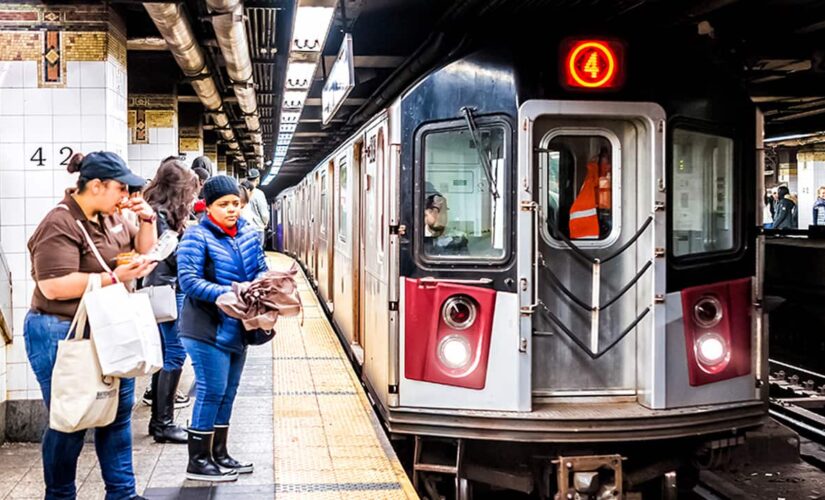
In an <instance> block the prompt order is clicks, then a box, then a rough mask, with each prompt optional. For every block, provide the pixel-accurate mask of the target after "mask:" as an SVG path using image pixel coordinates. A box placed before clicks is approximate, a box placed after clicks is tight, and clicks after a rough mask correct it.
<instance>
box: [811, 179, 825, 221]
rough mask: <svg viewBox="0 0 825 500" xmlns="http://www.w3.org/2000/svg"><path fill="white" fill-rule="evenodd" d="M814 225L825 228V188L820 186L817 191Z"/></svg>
mask: <svg viewBox="0 0 825 500" xmlns="http://www.w3.org/2000/svg"><path fill="white" fill-rule="evenodd" d="M813 225H814V226H825V186H820V187H819V189H817V190H816V201H815V202H814V219H813Z"/></svg>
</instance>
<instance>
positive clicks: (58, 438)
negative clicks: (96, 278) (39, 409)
mask: <svg viewBox="0 0 825 500" xmlns="http://www.w3.org/2000/svg"><path fill="white" fill-rule="evenodd" d="M70 325H71V322H70V321H64V320H61V319H60V318H58V317H57V316H52V315H50V314H41V313H38V312H35V311H29V313H28V314H27V315H26V319H25V323H24V324H23V335H24V337H25V341H26V354H27V355H28V358H29V363H31V366H32V370H33V371H34V374H35V376H36V377H37V382H38V383H39V384H40V392H41V393H42V394H43V402H44V403H45V404H46V408H48V407H49V403H50V402H51V387H52V370H53V369H54V363H55V360H56V359H57V342H58V341H60V340H62V339H64V338H66V334H67V333H68V332H69V326H70ZM134 396H135V381H134V379H130V378H129V379H127V378H124V379H121V380H120V401H119V403H118V407H117V416H115V421H114V422H112V423H111V424H109V425H107V426H106V427H98V428H96V429H95V451H96V452H97V458H98V461H99V462H100V471H101V474H102V475H103V481H104V482H105V483H106V500H121V499H126V498H132V497H134V496H135V495H136V494H137V493H136V491H135V473H134V470H133V468H132V406H133V403H134ZM85 434H86V431H78V432H72V433H65V432H59V431H55V430H52V429H46V432H45V433H44V434H43V478H44V480H45V482H46V495H45V498H46V499H47V500H51V499H63V498H70V499H73V498H76V496H77V489H76V487H75V475H76V473H77V458H78V457H79V456H80V451H81V450H82V449H83V437H84V436H85Z"/></svg>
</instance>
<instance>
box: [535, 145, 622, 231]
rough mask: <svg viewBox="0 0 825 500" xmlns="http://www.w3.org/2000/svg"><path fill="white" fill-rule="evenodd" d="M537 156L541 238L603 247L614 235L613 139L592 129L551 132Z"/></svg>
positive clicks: (616, 221) (615, 152)
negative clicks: (540, 198)
mask: <svg viewBox="0 0 825 500" xmlns="http://www.w3.org/2000/svg"><path fill="white" fill-rule="evenodd" d="M542 142H543V146H542V148H541V154H540V159H541V162H540V165H541V170H542V173H541V182H542V183H543V186H542V193H544V195H543V199H542V205H543V207H542V213H544V214H546V219H545V220H546V225H545V227H544V228H542V232H543V234H544V237H545V239H546V240H547V241H548V243H550V244H556V243H557V242H558V241H559V240H561V239H562V235H563V236H564V237H566V238H569V239H571V240H575V241H576V244H577V245H579V246H585V247H587V246H595V247H601V246H608V245H610V244H612V243H613V242H614V241H615V239H616V238H617V237H618V232H619V229H620V227H619V225H620V224H619V221H620V220H621V219H620V217H619V214H618V209H619V204H618V203H614V198H616V199H618V181H619V179H620V173H619V172H620V170H619V165H618V159H619V157H618V139H617V138H615V136H612V135H610V136H609V135H607V134H606V133H605V134H602V133H596V131H587V130H579V131H572V130H571V131H565V130H556V131H553V132H551V133H550V134H548V135H547V136H546V137H545V139H544V141H542Z"/></svg>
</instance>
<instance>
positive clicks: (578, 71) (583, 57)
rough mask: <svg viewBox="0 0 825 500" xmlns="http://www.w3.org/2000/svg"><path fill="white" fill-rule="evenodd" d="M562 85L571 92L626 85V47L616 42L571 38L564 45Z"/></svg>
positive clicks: (562, 51)
mask: <svg viewBox="0 0 825 500" xmlns="http://www.w3.org/2000/svg"><path fill="white" fill-rule="evenodd" d="M560 56H561V57H560V60H561V62H562V68H561V72H560V74H561V79H562V82H561V83H562V86H564V87H565V88H567V89H569V90H573V89H577V90H581V89H585V90H605V89H617V88H619V87H621V86H622V84H623V83H624V46H623V44H622V43H620V42H617V41H614V40H594V39H568V40H565V42H564V43H562V47H561V54H560Z"/></svg>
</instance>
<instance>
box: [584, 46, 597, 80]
mask: <svg viewBox="0 0 825 500" xmlns="http://www.w3.org/2000/svg"><path fill="white" fill-rule="evenodd" d="M584 71H585V72H586V73H590V78H598V77H599V54H597V53H596V52H595V51H593V52H591V53H590V56H589V57H588V58H587V62H586V63H585V64H584Z"/></svg>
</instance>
